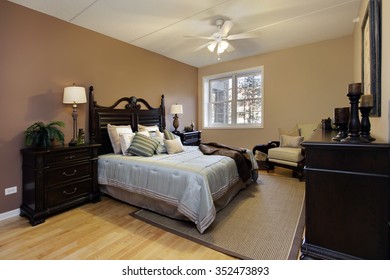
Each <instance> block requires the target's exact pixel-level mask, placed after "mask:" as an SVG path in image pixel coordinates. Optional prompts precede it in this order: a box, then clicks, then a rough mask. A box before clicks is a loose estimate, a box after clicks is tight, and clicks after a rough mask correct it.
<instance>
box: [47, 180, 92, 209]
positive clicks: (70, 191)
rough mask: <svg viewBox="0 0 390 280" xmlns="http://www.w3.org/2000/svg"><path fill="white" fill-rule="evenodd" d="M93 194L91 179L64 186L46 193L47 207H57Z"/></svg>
mask: <svg viewBox="0 0 390 280" xmlns="http://www.w3.org/2000/svg"><path fill="white" fill-rule="evenodd" d="M90 192H91V179H87V180H84V181H81V182H77V183H73V184H68V185H64V186H61V187H58V188H55V189H51V190H49V191H47V192H46V195H47V196H46V203H47V207H48V208H50V207H53V206H57V205H59V204H61V203H64V202H66V201H68V200H72V199H74V198H76V197H78V196H82V195H86V194H88V193H90Z"/></svg>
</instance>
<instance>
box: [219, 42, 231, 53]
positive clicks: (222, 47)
mask: <svg viewBox="0 0 390 280" xmlns="http://www.w3.org/2000/svg"><path fill="white" fill-rule="evenodd" d="M228 47H229V43H228V42H227V41H221V42H219V43H218V48H217V52H218V53H223V52H224V51H226V49H227V48H228Z"/></svg>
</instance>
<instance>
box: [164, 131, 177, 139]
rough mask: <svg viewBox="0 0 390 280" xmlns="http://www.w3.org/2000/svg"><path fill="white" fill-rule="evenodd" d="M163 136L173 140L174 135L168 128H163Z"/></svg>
mask: <svg viewBox="0 0 390 280" xmlns="http://www.w3.org/2000/svg"><path fill="white" fill-rule="evenodd" d="M164 137H165V139H167V140H174V139H175V138H176V137H175V134H173V133H172V132H170V131H168V130H166V129H165V130H164Z"/></svg>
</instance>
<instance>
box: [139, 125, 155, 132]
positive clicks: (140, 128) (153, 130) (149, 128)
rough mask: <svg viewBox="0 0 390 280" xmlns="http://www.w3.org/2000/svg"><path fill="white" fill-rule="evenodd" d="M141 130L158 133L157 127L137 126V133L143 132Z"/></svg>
mask: <svg viewBox="0 0 390 280" xmlns="http://www.w3.org/2000/svg"><path fill="white" fill-rule="evenodd" d="M143 130H147V131H152V132H155V131H158V130H159V128H158V126H157V125H152V126H145V125H142V124H139V125H138V131H143Z"/></svg>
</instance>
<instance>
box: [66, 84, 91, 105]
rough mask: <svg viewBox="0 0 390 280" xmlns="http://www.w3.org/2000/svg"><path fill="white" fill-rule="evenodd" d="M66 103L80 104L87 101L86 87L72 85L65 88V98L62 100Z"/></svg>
mask: <svg viewBox="0 0 390 280" xmlns="http://www.w3.org/2000/svg"><path fill="white" fill-rule="evenodd" d="M62 102H63V103H65V104H74V103H76V104H80V103H87V96H86V94H85V88H84V87H78V86H71V87H66V88H65V89H64V98H63V100H62Z"/></svg>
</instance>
